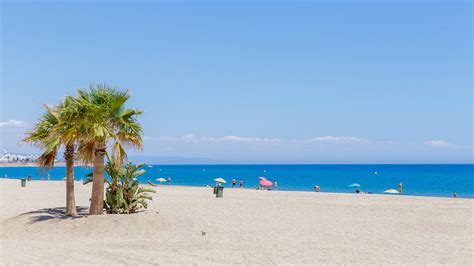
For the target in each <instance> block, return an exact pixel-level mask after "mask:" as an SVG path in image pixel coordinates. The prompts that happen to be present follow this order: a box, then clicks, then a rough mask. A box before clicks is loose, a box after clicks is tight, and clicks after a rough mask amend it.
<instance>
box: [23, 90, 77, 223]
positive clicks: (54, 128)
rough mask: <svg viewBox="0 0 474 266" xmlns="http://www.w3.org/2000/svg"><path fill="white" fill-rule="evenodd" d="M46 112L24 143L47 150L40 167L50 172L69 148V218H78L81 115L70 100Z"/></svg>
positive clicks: (66, 156) (67, 207)
mask: <svg viewBox="0 0 474 266" xmlns="http://www.w3.org/2000/svg"><path fill="white" fill-rule="evenodd" d="M45 108H46V112H45V113H44V114H43V116H42V118H41V119H40V121H39V122H38V123H36V125H35V127H34V128H33V130H32V131H30V132H28V133H27V136H26V137H25V138H24V139H23V141H24V142H31V143H34V144H36V145H38V146H39V147H40V148H42V149H43V153H42V154H41V155H40V157H39V158H38V160H37V163H38V165H39V166H40V167H42V168H48V169H49V168H52V167H53V166H54V161H55V159H56V156H57V154H58V150H59V149H60V148H61V146H64V147H65V151H64V159H65V161H66V215H67V216H77V210H76V201H75V197H74V155H75V146H76V141H77V138H78V134H77V133H78V132H77V129H76V124H75V123H76V122H75V120H74V117H75V116H76V115H77V113H75V111H74V110H75V109H74V107H73V105H72V102H71V101H70V98H68V97H66V99H65V100H64V102H63V103H61V104H60V105H59V106H58V107H57V108H54V107H52V106H49V105H45Z"/></svg>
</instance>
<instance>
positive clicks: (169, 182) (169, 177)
mask: <svg viewBox="0 0 474 266" xmlns="http://www.w3.org/2000/svg"><path fill="white" fill-rule="evenodd" d="M169 185H171V176H168V186H169Z"/></svg>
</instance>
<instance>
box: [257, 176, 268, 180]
mask: <svg viewBox="0 0 474 266" xmlns="http://www.w3.org/2000/svg"><path fill="white" fill-rule="evenodd" d="M258 179H260V180H267V179H266V178H265V177H263V176H259V177H258Z"/></svg>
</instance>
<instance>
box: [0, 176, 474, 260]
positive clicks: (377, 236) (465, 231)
mask: <svg viewBox="0 0 474 266" xmlns="http://www.w3.org/2000/svg"><path fill="white" fill-rule="evenodd" d="M0 188H1V191H0V192H1V194H0V197H1V198H0V201H1V206H0V211H1V217H0V223H1V234H0V241H1V254H0V263H7V264H10V263H20V264H22V263H42V264H51V263H56V264H57V263H69V264H71V263H109V264H111V263H114V264H115V263H120V264H151V263H158V264H183V263H188V264H189V263H198V264H209V263H214V264H230V263H232V264H251V263H253V264H274V263H277V264H288V263H289V264H295V263H300V264H318V263H339V264H340V263H358V264H367V263H372V264H388V263H391V264H402V263H403V264H405V263H416V264H419V263H423V264H433V263H447V264H471V263H472V262H473V261H474V255H473V253H474V242H473V228H474V227H473V202H474V201H473V200H472V199H451V198H428V197H404V196H383V195H356V194H354V195H351V194H331V193H310V192H279V191H255V190H240V189H225V191H224V198H222V199H216V198H215V197H214V195H213V194H212V191H211V189H209V188H197V187H194V188H193V187H173V186H171V187H159V188H157V190H158V193H157V194H156V195H155V199H154V201H153V202H152V203H151V204H150V207H149V209H148V210H147V211H144V212H141V213H139V214H134V215H101V216H82V217H80V218H76V219H70V218H64V217H63V216H62V215H60V214H58V213H56V212H55V211H49V213H48V210H46V209H45V208H57V207H62V206H64V204H65V202H64V200H65V190H64V183H63V182H60V181H59V182H58V181H56V182H48V181H32V182H29V183H28V185H27V187H26V188H21V187H20V181H19V180H4V179H0ZM90 189H91V188H90V186H83V185H82V184H80V183H77V185H76V200H77V204H78V205H79V206H85V207H87V206H88V199H89V195H90ZM202 230H204V231H205V232H206V235H204V236H203V235H202Z"/></svg>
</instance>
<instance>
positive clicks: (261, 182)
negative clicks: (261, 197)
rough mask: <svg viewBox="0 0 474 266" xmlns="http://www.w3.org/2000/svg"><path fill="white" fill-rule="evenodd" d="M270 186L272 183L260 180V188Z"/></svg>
mask: <svg viewBox="0 0 474 266" xmlns="http://www.w3.org/2000/svg"><path fill="white" fill-rule="evenodd" d="M272 185H273V183H272V182H270V181H268V180H267V179H260V186H261V187H271V186H272Z"/></svg>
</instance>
